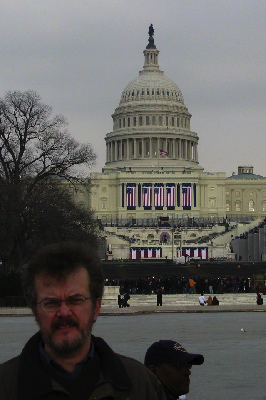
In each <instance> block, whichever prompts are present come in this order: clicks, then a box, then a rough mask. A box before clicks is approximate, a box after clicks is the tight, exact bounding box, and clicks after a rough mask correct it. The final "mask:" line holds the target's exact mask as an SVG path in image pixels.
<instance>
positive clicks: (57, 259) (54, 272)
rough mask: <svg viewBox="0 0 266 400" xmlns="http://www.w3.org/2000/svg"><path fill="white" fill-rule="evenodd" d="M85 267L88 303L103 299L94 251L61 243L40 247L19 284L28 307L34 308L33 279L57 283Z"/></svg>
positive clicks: (68, 243)
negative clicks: (87, 279)
mask: <svg viewBox="0 0 266 400" xmlns="http://www.w3.org/2000/svg"><path fill="white" fill-rule="evenodd" d="M80 268H85V269H86V270H87V272H88V275H89V288H88V289H89V291H90V295H91V299H92V303H93V305H94V306H95V304H96V300H97V299H98V298H101V297H102V296H103V289H104V279H103V273H102V269H101V260H100V258H99V256H98V254H97V251H96V250H95V249H94V248H93V247H91V246H90V245H88V244H82V243H74V242H62V243H57V244H52V245H49V246H45V247H41V248H40V249H39V250H37V251H36V253H35V254H34V255H33V257H32V258H31V259H30V261H29V263H28V265H27V267H26V268H25V270H24V271H23V275H22V284H23V290H24V294H25V296H26V299H27V302H28V304H29V306H30V307H31V308H34V307H35V305H36V290H35V278H36V277H37V276H40V275H43V276H48V277H51V278H53V279H55V280H58V281H63V280H65V279H66V278H67V277H68V276H69V275H70V274H72V273H74V272H76V271H77V270H78V269H80Z"/></svg>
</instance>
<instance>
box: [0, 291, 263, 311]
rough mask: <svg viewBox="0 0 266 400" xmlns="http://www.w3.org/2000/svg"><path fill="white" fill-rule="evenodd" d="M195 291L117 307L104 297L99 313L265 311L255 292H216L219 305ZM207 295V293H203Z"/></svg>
mask: <svg viewBox="0 0 266 400" xmlns="http://www.w3.org/2000/svg"><path fill="white" fill-rule="evenodd" d="M198 297H199V295H198V294H176V295H175V294H172V295H169V294H168V295H163V305H162V306H161V307H157V299H156V295H154V294H152V295H132V296H131V298H130V300H129V304H130V307H127V308H119V307H118V304H117V299H116V298H114V297H113V298H109V299H106V298H104V299H103V304H102V308H101V315H128V314H143V313H156V312H163V313H202V312H208V313H209V312H254V311H255V312H265V311H266V296H263V298H264V304H263V305H262V306H258V305H257V304H256V294H255V293H248V294H243V293H237V294H233V293H224V294H219V295H217V298H218V300H219V301H220V305H219V306H204V307H201V306H200V305H199V303H198ZM205 297H206V299H207V298H208V294H207V295H205ZM23 315H24V316H27V315H32V313H31V310H30V309H29V308H0V316H23Z"/></svg>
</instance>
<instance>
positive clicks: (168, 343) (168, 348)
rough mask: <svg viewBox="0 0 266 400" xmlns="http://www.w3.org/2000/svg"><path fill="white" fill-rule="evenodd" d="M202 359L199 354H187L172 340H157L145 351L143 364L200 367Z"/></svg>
mask: <svg viewBox="0 0 266 400" xmlns="http://www.w3.org/2000/svg"><path fill="white" fill-rule="evenodd" d="M203 362H204V357H203V355H201V354H192V353H188V352H187V351H186V349H184V347H182V346H181V344H180V343H177V342H175V341H173V340H159V342H155V343H153V344H152V345H151V346H150V347H149V348H148V350H147V352H146V355H145V360H144V364H145V365H146V366H147V367H148V366H149V365H159V364H184V363H189V364H193V365H201V364H203Z"/></svg>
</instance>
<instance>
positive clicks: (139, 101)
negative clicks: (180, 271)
mask: <svg viewBox="0 0 266 400" xmlns="http://www.w3.org/2000/svg"><path fill="white" fill-rule="evenodd" d="M158 55H159V51H158V50H157V48H156V46H155V45H154V40H153V36H150V37H149V44H148V45H147V47H146V49H145V50H144V67H143V70H142V71H140V73H139V76H138V77H137V78H135V79H133V80H132V81H131V82H130V83H129V84H128V85H127V86H126V88H125V89H124V90H123V92H122V95H121V100H120V103H119V105H118V107H117V108H116V109H115V112H114V114H113V115H112V118H113V131H112V132H109V133H107V135H106V138H105V140H106V163H105V166H104V168H103V171H102V173H92V174H91V183H92V187H91V192H90V194H89V198H88V199H87V195H86V194H84V198H83V201H84V203H85V204H86V205H88V206H90V207H91V208H92V209H93V210H94V211H95V215H96V216H97V218H98V219H99V220H100V221H101V222H102V225H103V227H104V229H105V232H106V237H107V245H108V246H109V247H108V246H107V248H109V249H110V248H112V250H109V255H111V256H110V257H113V258H129V257H131V256H132V251H131V250H130V248H132V246H133V245H134V246H139V248H142V247H145V246H150V247H149V248H151V247H152V246H154V248H156V246H157V247H158V246H160V247H161V250H160V257H169V258H176V256H177V254H178V251H179V252H180V248H181V247H182V238H180V235H179V234H178V233H177V232H178V229H182V227H183V226H188V227H189V229H190V230H191V232H192V231H194V237H195V238H198V236H199V230H198V227H199V226H201V227H204V226H205V227H206V226H208V225H214V224H215V223H218V222H219V223H221V222H222V221H225V220H226V219H227V220H228V219H231V218H240V219H241V218H243V219H245V218H249V219H255V218H263V217H265V216H266V179H265V178H263V177H258V176H257V175H254V174H253V168H252V167H240V170H239V174H238V175H236V176H232V177H230V178H227V177H226V175H225V173H223V172H219V173H209V172H204V171H203V167H201V166H200V165H199V163H198V140H199V138H198V135H197V133H195V132H192V131H191V130H190V119H191V114H190V113H189V111H188V109H187V107H186V106H185V103H184V98H183V95H182V93H181V91H180V89H179V88H178V87H177V85H176V84H175V83H174V82H172V81H171V80H170V79H168V78H167V77H165V76H164V73H163V72H162V71H161V70H160V68H159V64H158ZM247 178H248V179H247ZM206 221H207V222H206ZM163 232H165V233H166V238H167V241H166V242H165V243H163V241H162V233H163ZM166 247H167V248H166ZM227 247H228V244H227ZM148 250H149V249H148V247H147V249H146V253H145V254H147V251H148ZM213 251H214V248H213V247H212V252H213ZM219 251H220V253H221V252H222V250H221V249H220V250H219ZM196 253H197V251H196ZM149 254H151V253H150V252H149ZM156 254H157V253H156ZM197 254H198V253H197ZM157 255H158V254H157ZM228 257H229V255H228Z"/></svg>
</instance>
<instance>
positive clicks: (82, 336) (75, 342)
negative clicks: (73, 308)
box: [37, 315, 94, 358]
mask: <svg viewBox="0 0 266 400" xmlns="http://www.w3.org/2000/svg"><path fill="white" fill-rule="evenodd" d="M37 323H38V325H39V326H40V330H41V334H42V338H43V341H44V343H45V345H47V346H48V347H49V348H50V349H51V350H52V352H53V353H54V354H55V355H56V356H58V357H61V358H68V357H69V356H71V355H73V354H75V352H76V351H78V350H80V349H81V348H82V347H83V346H84V345H85V343H86V342H87V340H88V338H89V337H90V335H91V331H92V326H93V323H94V315H91V316H90V319H89V320H88V321H87V324H86V325H83V326H81V327H80V326H79V324H78V323H77V322H76V321H75V320H74V319H72V318H71V317H67V318H62V317H59V318H58V319H57V320H56V321H54V322H53V323H52V325H51V329H50V330H49V331H47V330H44V329H43V328H42V325H41V323H40V320H39V319H37ZM64 327H76V328H77V330H78V331H79V332H78V335H77V336H76V337H75V338H74V339H72V340H69V339H67V338H65V339H61V340H56V339H54V338H53V333H54V332H55V331H56V330H57V329H60V328H64Z"/></svg>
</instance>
